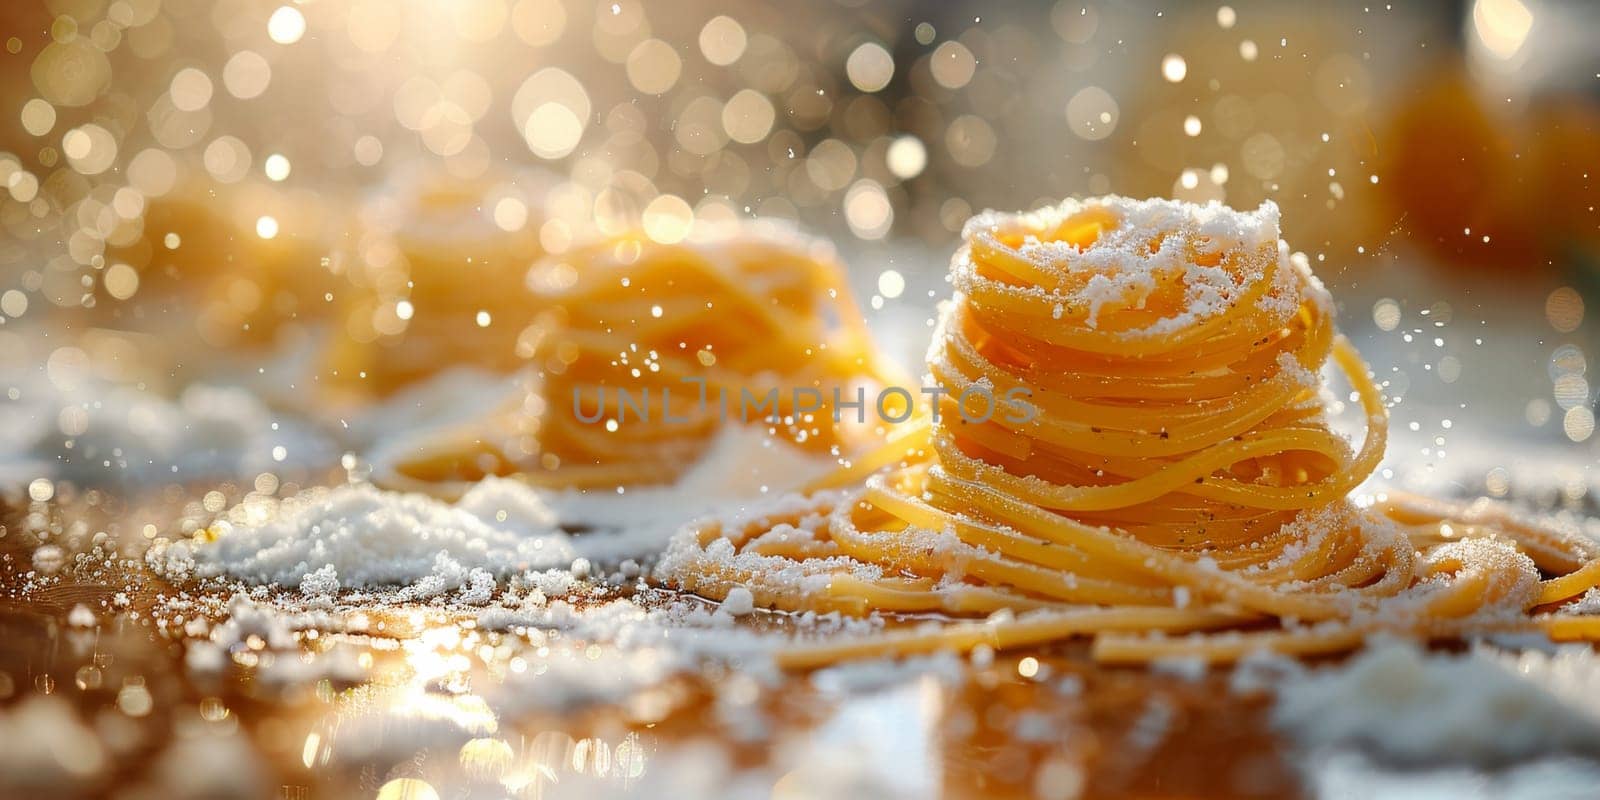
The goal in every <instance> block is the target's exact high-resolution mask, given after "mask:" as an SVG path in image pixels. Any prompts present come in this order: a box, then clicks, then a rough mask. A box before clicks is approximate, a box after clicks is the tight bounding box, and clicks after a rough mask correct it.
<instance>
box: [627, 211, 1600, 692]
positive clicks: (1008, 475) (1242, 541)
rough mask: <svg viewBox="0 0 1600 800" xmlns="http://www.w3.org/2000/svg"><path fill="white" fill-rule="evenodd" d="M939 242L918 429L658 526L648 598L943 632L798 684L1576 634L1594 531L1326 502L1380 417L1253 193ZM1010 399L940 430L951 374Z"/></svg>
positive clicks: (882, 645) (1324, 301)
mask: <svg viewBox="0 0 1600 800" xmlns="http://www.w3.org/2000/svg"><path fill="white" fill-rule="evenodd" d="M963 236H964V240H965V241H964V243H963V245H962V247H961V248H960V250H959V251H958V252H957V253H956V255H955V257H954V260H953V262H952V267H951V275H952V282H953V284H954V286H955V290H956V291H955V297H954V299H953V301H952V302H950V303H949V304H948V305H947V306H946V307H945V308H944V310H943V312H942V315H941V319H940V323H939V326H938V328H937V330H936V332H935V335H934V339H933V343H932V345H931V347H930V349H929V354H928V371H929V373H930V376H931V379H932V380H933V381H934V382H935V383H936V384H937V385H938V386H940V387H942V388H944V389H945V390H947V394H945V395H944V396H943V399H942V401H941V405H940V406H939V408H938V412H939V413H937V414H931V415H926V416H924V417H922V418H919V419H918V420H916V421H914V422H912V423H909V424H908V425H906V426H904V427H903V428H902V429H900V430H898V431H896V432H894V434H893V436H892V439H891V441H890V443H889V444H887V445H886V446H884V447H883V448H882V449H881V450H880V451H878V452H877V453H874V454H871V455H869V456H867V457H864V458H861V459H858V460H857V461H856V462H855V463H854V465H852V466H851V467H849V468H846V469H842V470H840V471H839V472H838V473H836V474H835V475H833V476H832V477H831V479H830V480H828V481H827V483H828V484H829V485H832V486H849V487H854V488H850V489H847V490H845V491H842V492H841V491H827V492H819V493H817V494H815V495H813V499H812V501H811V502H810V503H808V504H804V505H803V506H801V507H798V508H797V507H794V506H793V504H790V506H788V507H785V508H779V509H774V510H772V511H770V512H756V513H754V514H752V515H750V516H748V517H747V518H745V519H742V520H712V521H708V522H704V523H701V524H698V525H696V526H694V527H692V528H691V529H690V530H688V531H685V532H684V533H683V534H680V536H679V537H678V539H677V540H675V542H674V544H673V546H672V548H671V549H670V550H669V552H668V553H667V555H666V556H665V557H664V559H663V561H662V564H661V566H660V569H659V573H658V574H659V575H660V576H661V577H662V578H663V579H664V580H665V581H666V582H667V583H669V584H672V585H675V586H678V587H680V588H683V589H686V590H690V591H693V592H696V593H699V594H702V595H705V596H708V597H712V598H722V597H724V596H726V594H727V592H728V591H730V590H731V589H733V588H734V587H736V586H744V587H747V588H748V589H749V590H750V591H751V592H752V593H753V595H754V597H755V599H756V602H757V603H758V604H760V605H763V606H766V607H769V608H777V609H785V610H791V611H802V610H818V611H841V612H844V613H848V614H858V615H859V614H867V613H871V612H873V611H885V612H937V613H939V614H941V615H943V616H944V617H945V619H943V620H941V621H939V622H938V623H935V624H928V625H923V626H917V627H909V628H904V629H900V630H897V631H894V632H891V633H888V634H884V635H882V636H876V637H872V638H868V639H861V640H853V641H823V642H816V643H807V644H803V645H799V646H797V647H796V648H794V649H793V650H791V651H789V652H788V653H787V654H786V655H785V657H784V660H785V662H786V663H788V664H789V665H791V666H802V667H803V666H810V665H816V664H821V663H826V662H830V661H835V660H839V659H843V658H849V657H855V656H862V655H870V654H882V653H910V652H919V651H928V650H935V649H944V648H967V647H972V646H976V645H979V644H989V645H991V646H996V647H1005V646H1018V645H1025V644H1033V643H1040V642H1046V641H1054V640H1059V639H1064V638H1069V637H1073V636H1080V635H1084V636H1092V637H1093V638H1094V645H1093V652H1094V655H1095V656H1096V657H1097V658H1099V659H1102V660H1105V661H1121V662H1142V661H1149V660H1154V659H1159V658H1166V657H1198V658H1202V659H1205V660H1209V661H1227V660H1232V659H1237V658H1239V657H1242V656H1243V655H1246V654H1248V653H1250V652H1252V651H1256V650H1273V651H1279V652H1286V653H1298V654H1313V653H1325V652H1337V651H1342V650H1348V649H1351V648H1353V647H1355V646H1358V645H1359V644H1360V643H1361V642H1362V641H1363V640H1364V639H1365V637H1367V636H1368V635H1371V634H1373V633H1376V632H1380V631H1381V632H1387V633H1392V634H1401V635H1410V636H1419V637H1427V638H1459V637H1463V636H1469V635H1476V634H1481V633H1490V632H1506V631H1518V630H1543V631H1545V632H1547V633H1549V634H1550V635H1552V636H1554V637H1557V638H1594V637H1595V636H1596V635H1597V634H1600V619H1597V618H1584V617H1579V616H1576V615H1571V614H1562V613H1560V612H1559V609H1558V608H1556V607H1557V606H1558V605H1559V604H1561V603H1563V602H1565V601H1567V600H1570V599H1571V598H1574V597H1576V596H1577V595H1579V594H1581V593H1583V592H1584V591H1586V590H1587V589H1589V588H1590V587H1592V586H1594V585H1595V584H1596V583H1597V582H1600V560H1597V558H1600V548H1597V547H1596V545H1595V544H1594V543H1593V542H1591V541H1589V540H1587V539H1585V538H1582V537H1580V536H1578V535H1576V534H1574V533H1568V532H1564V531H1560V530H1555V529H1553V528H1549V527H1544V526H1539V525H1533V524H1527V523H1525V522H1523V521H1521V520H1519V519H1517V518H1515V517H1514V516H1513V515H1512V514H1510V513H1509V512H1507V511H1506V510H1504V509H1503V508H1501V507H1499V506H1495V505H1490V504H1488V503H1487V502H1480V503H1476V504H1472V505H1467V506H1462V505H1457V504H1451V503H1443V502H1438V501H1432V500H1427V499H1423V498H1415V497H1409V496H1400V495H1395V494H1388V495H1379V496H1378V497H1377V498H1376V500H1375V502H1374V503H1373V504H1371V505H1369V506H1366V507H1363V506H1360V505H1358V504H1357V503H1356V502H1354V501H1353V500H1352V499H1350V496H1349V495H1350V492H1351V491H1352V490H1353V489H1354V488H1355V487H1356V486H1357V485H1359V484H1360V483H1361V482H1362V481H1364V480H1365V479H1366V478H1367V477H1368V476H1369V475H1370V474H1371V473H1372V471H1373V470H1374V468H1375V467H1376V466H1377V465H1378V462H1379V461H1380V460H1381V458H1382V456H1383V450H1384V443H1385V438H1386V433H1387V424H1388V417H1387V412H1386V410H1385V407H1384V404H1383V399H1382V397H1381V395H1380V393H1379V391H1378V388H1377V386H1376V385H1375V384H1374V383H1373V380H1372V378H1371V376H1370V375H1369V372H1368V368H1367V366H1366V364H1365V363H1364V362H1362V360H1361V358H1360V355H1359V354H1358V353H1357V352H1356V351H1355V349H1354V348H1353V347H1351V345H1350V344H1349V343H1348V342H1347V341H1345V340H1344V339H1343V338H1342V337H1340V336H1339V335H1338V334H1337V333H1336V332H1335V331H1334V328H1333V322H1332V314H1333V310H1332V302H1331V300H1330V298H1329V296H1328V294H1327V292H1326V291H1325V290H1324V289H1323V288H1322V286H1321V284H1320V283H1319V282H1318V281H1317V279H1316V278H1315V277H1314V276H1313V275H1312V274H1311V272H1310V270H1309V268H1308V267H1307V265H1306V263H1305V260H1304V259H1303V258H1300V257H1291V256H1290V255H1289V251H1288V247H1287V246H1286V245H1285V244H1284V243H1283V242H1282V241H1281V239H1280V238H1279V230H1278V212H1277V208H1276V206H1274V205H1272V204H1271V203H1267V204H1264V205H1263V206H1262V207H1261V208H1260V209H1258V210H1256V211H1254V212H1251V213H1242V212H1238V211H1234V210H1232V209H1229V208H1226V207H1223V206H1220V205H1217V204H1211V205H1208V206H1195V205H1191V204H1185V203H1178V202H1173V201H1166V200H1148V201H1134V200H1130V199H1126V198H1120V197H1107V198H1102V199H1095V200H1089V201H1083V202H1078V201H1068V202H1065V203H1063V204H1061V205H1060V206H1058V207H1056V208H1052V209H1047V210H1044V211H1040V212H1036V213H1032V214H1023V215H1005V214H996V213H993V212H990V213H986V214H983V215H980V216H978V217H976V218H974V219H973V220H971V221H970V222H969V223H968V224H967V226H966V228H965V230H964V233H963ZM1330 359H1331V360H1332V362H1333V363H1334V365H1335V366H1337V367H1338V369H1339V370H1340V371H1342V372H1343V374H1344V376H1345V379H1346V380H1347V381H1348V382H1349V384H1350V386H1351V388H1352V389H1353V390H1354V392H1353V394H1354V397H1355V399H1356V400H1357V401H1359V405H1360V407H1361V409H1362V411H1363V412H1364V414H1365V418H1366V423H1367V431H1366V434H1365V436H1364V437H1363V441H1362V442H1361V444H1360V447H1359V448H1352V447H1351V445H1350V444H1349V443H1348V442H1347V441H1346V440H1345V439H1344V438H1343V437H1341V436H1339V435H1337V434H1336V433H1335V432H1334V431H1333V430H1332V429H1331V428H1330V427H1329V423H1328V413H1329V412H1328V408H1327V405H1328V402H1327V401H1326V400H1325V399H1324V392H1323V387H1322V385H1321V382H1320V381H1319V380H1318V379H1317V377H1316V376H1317V375H1318V374H1319V372H1320V371H1321V370H1322V368H1323V366H1324V365H1325V364H1326V363H1327V362H1328V361H1329V360H1330ZM1019 386H1020V387H1026V388H1027V389H1028V390H1029V395H1030V396H1029V402H1030V403H1031V410H1032V411H1033V412H1034V413H1032V414H1030V415H1004V414H985V413H984V412H985V409H984V408H981V407H980V408H968V409H965V410H967V411H968V412H970V413H967V414H963V413H961V412H962V411H963V410H964V409H963V407H962V406H961V405H959V404H960V403H967V404H969V405H973V404H977V405H981V403H982V398H983V396H984V394H985V392H975V391H971V389H973V388H974V387H979V388H983V389H986V390H989V392H990V393H999V392H1003V391H1005V390H1007V389H1009V388H1012V387H1019ZM953 398H962V399H953ZM1022 417H1026V419H1022ZM975 420H976V421H975ZM884 465H892V468H891V469H889V470H887V471H876V470H877V468H879V467H881V466H884ZM863 481H864V483H863ZM1552 609H1556V610H1552ZM951 617H953V618H956V619H955V620H954V621H951V620H950V619H949V618H951ZM1178 634H1183V635H1178Z"/></svg>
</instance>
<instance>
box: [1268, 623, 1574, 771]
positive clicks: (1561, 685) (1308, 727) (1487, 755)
mask: <svg viewBox="0 0 1600 800" xmlns="http://www.w3.org/2000/svg"><path fill="white" fill-rule="evenodd" d="M1597 698H1600V656H1597V655H1596V654H1595V653H1594V651H1593V650H1592V649H1590V648H1588V647H1576V646H1574V647H1560V648H1557V649H1555V650H1554V651H1553V652H1551V653H1544V652H1538V651H1526V652H1522V653H1510V652H1506V651H1502V650H1498V649H1495V648H1492V647H1489V646H1486V645H1479V646H1477V647H1476V648H1475V649H1473V650H1472V651H1471V652H1469V653H1467V654H1463V655H1452V654H1430V653H1427V652H1425V651H1423V650H1420V649H1418V648H1417V647H1416V646H1415V645H1412V644H1409V643H1402V642H1386V643H1383V644H1380V645H1377V646H1375V647H1373V648H1371V649H1369V650H1367V651H1365V652H1364V653H1362V654H1360V655H1358V656H1357V657H1355V658H1354V659H1353V660H1351V661H1350V662H1349V663H1347V664H1343V665H1340V666H1337V667H1332V668H1328V669H1321V670H1311V671H1305V672H1303V673H1295V674H1288V675H1286V676H1285V680H1284V681H1283V682H1282V683H1281V684H1280V685H1279V686H1278V699H1277V705H1276V706H1275V708H1274V709H1273V712H1272V718H1273V722H1274V723H1275V724H1276V725H1277V726H1278V727H1280V728H1282V729H1283V730H1285V731H1287V732H1289V733H1290V734H1292V735H1293V736H1294V738H1295V739H1296V740H1297V741H1299V742H1300V743H1301V744H1303V745H1305V746H1307V747H1309V748H1312V749H1323V748H1333V747H1338V746H1341V745H1342V746H1350V745H1361V746H1366V747H1368V748H1371V749H1372V750H1374V751H1376V752H1377V753H1378V754H1379V755H1381V756H1383V757H1385V758H1388V759H1391V760H1395V761H1402V762H1408V763H1424V762H1439V761H1452V760H1454V761H1470V762H1478V763H1501V762H1507V761H1515V760H1518V759H1525V758H1531V757H1536V756H1545V755H1550V754H1552V753H1555V752H1569V753H1584V754H1594V753H1597V752H1600V700H1597Z"/></svg>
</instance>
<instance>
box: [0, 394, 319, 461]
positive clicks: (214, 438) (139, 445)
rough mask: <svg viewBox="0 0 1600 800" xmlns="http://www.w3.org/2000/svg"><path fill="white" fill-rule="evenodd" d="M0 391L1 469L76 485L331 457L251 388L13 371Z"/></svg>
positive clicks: (313, 434)
mask: <svg viewBox="0 0 1600 800" xmlns="http://www.w3.org/2000/svg"><path fill="white" fill-rule="evenodd" d="M19 377H20V378H22V379H21V380H14V381H12V382H11V386H10V389H11V390H13V391H14V392H15V397H14V398H7V397H4V396H0V428H4V429H6V430H7V431H8V432H9V433H8V434H7V435H6V436H5V438H4V440H3V443H4V444H5V445H6V447H5V449H4V450H3V451H0V472H3V473H4V474H5V475H8V476H9V475H14V474H15V475H22V474H25V473H26V472H27V471H28V470H29V469H32V470H34V471H35V473H36V474H35V475H33V477H37V476H38V474H44V475H47V476H49V477H52V478H55V479H58V480H70V481H72V482H74V483H77V484H79V485H82V486H136V485H149V484H157V483H162V482H171V481H175V482H189V481H197V480H202V479H224V478H234V479H241V478H244V479H248V478H253V477H255V476H256V475H258V474H260V473H262V472H278V473H282V472H283V471H284V470H296V469H298V470H306V469H314V468H321V467H324V466H326V465H331V464H333V463H334V462H335V460H336V458H337V453H336V449H335V448H334V446H333V445H332V443H331V442H330V441H329V439H328V438H327V437H326V436H323V435H322V434H320V433H318V432H317V431H315V430H314V429H312V428H311V427H310V426H308V425H306V424H304V423H302V422H297V421H295V420H293V419H290V418H284V417H280V416H278V415H277V414H275V413H274V412H273V411H272V410H270V409H268V408H267V407H266V406H264V405H262V403H261V401H260V400H259V399H257V397H256V396H255V395H254V394H253V393H251V392H250V391H249V390H247V389H245V388H242V387H237V386H211V385H205V384H193V385H190V386H189V387H188V388H186V389H184V390H183V391H182V392H181V393H179V395H178V396H177V398H176V399H168V398H166V397H162V396H161V395H159V394H156V393H154V392H152V391H147V390H144V389H142V388H139V387H136V386H130V385H119V384H115V383H111V382H108V381H105V380H102V379H99V378H93V377H89V376H75V377H71V378H63V377H61V376H55V378H54V379H46V378H44V377H42V376H41V377H35V376H32V375H23V376H19Z"/></svg>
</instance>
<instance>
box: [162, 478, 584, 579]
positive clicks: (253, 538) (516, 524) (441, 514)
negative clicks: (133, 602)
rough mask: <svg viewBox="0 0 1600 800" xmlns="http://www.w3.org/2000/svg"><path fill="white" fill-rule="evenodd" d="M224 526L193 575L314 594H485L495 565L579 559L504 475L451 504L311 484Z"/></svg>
mask: <svg viewBox="0 0 1600 800" xmlns="http://www.w3.org/2000/svg"><path fill="white" fill-rule="evenodd" d="M228 527H231V528H232V529H231V530H229V529H226V528H225V529H224V530H222V531H220V535H218V536H217V538H216V540H215V541H212V542H199V543H196V544H195V545H193V560H194V562H195V565H196V568H195V573H196V574H197V575H199V576H200V577H216V576H222V575H226V576H229V577H233V578H237V579H241V580H243V581H245V582H247V583H252V584H273V585H277V586H285V587H300V588H301V589H302V591H303V592H304V593H306V594H308V595H316V594H327V593H332V592H334V591H337V590H338V589H339V588H341V587H344V588H350V587H375V586H394V585H410V587H411V588H412V590H413V591H412V592H411V596H410V597H409V598H408V599H422V598H426V597H432V596H435V595H438V594H441V593H443V592H446V591H452V590H457V589H461V588H463V587H466V588H467V589H468V591H470V592H473V593H474V594H481V593H482V592H483V584H484V582H485V580H487V581H488V582H489V584H490V585H492V583H493V575H491V574H490V572H491V571H492V572H493V573H495V574H500V575H505V574H510V573H514V572H520V571H523V570H529V569H548V568H551V567H557V566H561V567H565V566H568V565H570V564H571V563H572V561H573V559H574V558H575V557H576V555H575V553H574V551H573V549H572V545H571V538H570V537H569V536H568V535H567V534H566V533H564V532H563V531H561V530H559V529H558V528H556V527H555V525H554V519H553V517H551V516H550V514H549V511H548V509H546V508H544V507H543V506H541V505H539V504H538V503H537V499H536V498H535V497H533V496H532V495H530V494H529V493H528V491H527V490H526V488H525V487H523V486H522V485H521V484H518V483H515V482H512V481H505V480H499V479H491V480H487V481H484V482H483V483H480V484H478V485H477V486H475V487H474V488H473V489H472V490H471V491H470V492H468V493H467V495H466V496H465V497H463V498H461V500H460V502H458V503H456V504H454V505H451V504H447V503H443V502H440V501H438V500H434V499H432V498H429V497H424V496H421V495H415V494H403V493H395V492H385V491H382V490H379V489H376V488H373V487H372V486H369V485H365V484H359V485H350V486H339V487H336V488H333V489H318V490H312V491H309V492H306V493H304V494H302V495H300V496H298V497H295V498H291V499H289V500H286V501H284V502H283V503H282V504H281V505H280V506H279V508H278V509H277V513H276V515H275V516H273V517H272V518H270V519H268V520H266V521H265V522H262V523H260V524H258V525H254V526H248V525H247V526H238V527H232V526H228ZM168 571H169V572H170V569H169V570H168ZM480 574H481V575H482V576H484V577H479V576H480ZM483 599H484V600H487V599H488V598H487V597H484V598H483Z"/></svg>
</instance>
